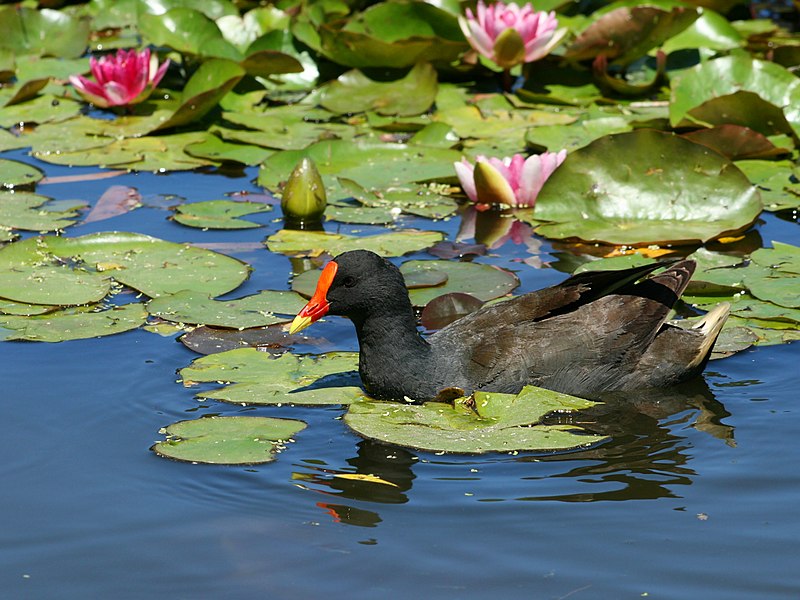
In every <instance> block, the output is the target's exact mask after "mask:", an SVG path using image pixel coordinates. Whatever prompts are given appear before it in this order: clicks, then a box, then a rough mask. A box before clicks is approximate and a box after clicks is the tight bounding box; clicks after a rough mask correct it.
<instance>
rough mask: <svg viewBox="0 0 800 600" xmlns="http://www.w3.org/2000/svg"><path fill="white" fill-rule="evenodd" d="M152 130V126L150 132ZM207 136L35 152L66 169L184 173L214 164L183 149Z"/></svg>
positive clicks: (187, 134)
mask: <svg viewBox="0 0 800 600" xmlns="http://www.w3.org/2000/svg"><path fill="white" fill-rule="evenodd" d="M146 129H149V126H148V128H146ZM207 136H208V134H207V133H206V132H202V131H191V132H185V133H176V134H173V135H162V136H154V135H151V136H145V137H137V138H122V139H118V140H114V141H113V142H111V143H109V144H103V145H98V146H95V147H91V148H86V149H83V150H81V151H79V152H78V151H76V152H52V151H49V150H48V151H41V150H38V149H37V150H36V151H34V152H33V153H32V154H33V156H35V157H36V158H38V159H39V160H42V161H45V162H49V163H53V164H57V165H67V166H94V165H97V166H101V167H125V168H127V169H131V170H135V171H153V172H159V173H163V172H165V171H185V170H189V169H196V168H198V167H204V166H207V165H211V164H214V163H212V162H211V161H209V160H206V159H202V158H196V157H194V156H190V155H189V154H186V152H184V147H185V146H187V145H190V144H194V143H197V142H201V141H203V140H204V139H205V138H206V137H207Z"/></svg>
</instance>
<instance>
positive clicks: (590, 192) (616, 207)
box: [534, 129, 761, 244]
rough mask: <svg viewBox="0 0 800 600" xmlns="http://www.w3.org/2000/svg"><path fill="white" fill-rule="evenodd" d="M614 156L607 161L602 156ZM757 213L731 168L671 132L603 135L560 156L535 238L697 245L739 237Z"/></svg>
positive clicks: (540, 205) (752, 194) (754, 197)
mask: <svg viewBox="0 0 800 600" xmlns="http://www.w3.org/2000/svg"><path fill="white" fill-rule="evenodd" d="M609 156H614V157H615V160H614V161H609V160H608V157H609ZM760 212H761V201H760V199H759V195H758V192H757V190H756V189H755V188H754V187H753V186H752V185H751V184H750V182H749V181H748V180H747V178H746V177H745V176H744V174H743V173H742V172H741V171H739V170H738V169H737V168H736V167H735V166H734V165H733V163H731V162H730V161H728V160H727V159H725V158H723V157H722V156H720V155H719V154H717V153H716V152H714V151H712V150H710V149H708V148H706V147H704V146H701V145H699V144H694V143H692V142H690V141H688V140H685V139H683V138H680V137H678V136H676V135H673V134H666V133H661V132H658V131H653V130H644V129H642V130H636V131H633V132H630V133H621V134H617V135H611V136H606V137H603V138H600V139H599V140H596V141H595V142H592V143H591V144H589V145H588V146H586V147H585V148H581V149H579V150H576V151H575V152H573V153H572V154H570V155H569V156H567V158H566V160H565V161H564V163H563V164H562V165H561V166H560V167H559V168H558V169H557V170H556V172H555V173H553V175H552V176H551V177H550V178H549V179H548V180H547V182H546V183H545V184H544V186H543V188H542V191H541V193H540V194H539V197H538V200H537V203H536V209H535V212H534V216H535V218H536V219H538V220H540V221H552V222H551V223H546V224H544V225H540V226H539V227H538V228H537V229H536V232H537V233H539V234H540V235H544V236H547V237H554V238H580V239H582V240H588V241H603V242H608V243H611V244H644V243H657V242H669V243H674V244H675V243H698V242H701V241H707V240H710V239H714V238H716V237H719V236H722V235H725V234H729V233H732V232H736V231H740V230H743V229H745V228H746V227H748V226H749V225H751V224H752V223H753V222H754V221H755V219H756V217H757V216H758V214H759V213H760Z"/></svg>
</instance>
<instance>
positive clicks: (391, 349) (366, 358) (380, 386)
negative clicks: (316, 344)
mask: <svg viewBox="0 0 800 600" xmlns="http://www.w3.org/2000/svg"><path fill="white" fill-rule="evenodd" d="M353 322H354V324H355V326H356V332H357V334H358V345H359V351H360V353H359V373H360V375H361V379H362V382H363V383H364V386H365V388H366V389H367V392H368V393H369V394H370V395H373V396H375V397H379V398H394V399H396V400H402V393H400V392H399V391H398V390H400V389H408V385H409V382H410V379H411V380H423V379H424V378H425V377H426V373H427V371H428V370H429V369H430V354H431V346H430V344H428V342H427V341H425V339H424V338H423V337H422V336H421V335H420V334H419V331H418V330H417V322H416V317H415V316H414V309H413V308H412V307H411V303H410V302H408V304H407V305H404V306H402V307H399V306H396V307H394V308H393V310H390V311H387V310H382V311H375V312H374V313H372V314H368V315H365V316H364V318H362V319H353ZM398 393H399V394H400V396H399V397H398Z"/></svg>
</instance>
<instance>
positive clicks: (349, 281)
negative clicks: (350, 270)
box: [342, 275, 356, 288]
mask: <svg viewBox="0 0 800 600" xmlns="http://www.w3.org/2000/svg"><path fill="white" fill-rule="evenodd" d="M342 283H343V284H344V287H349V288H351V287H353V286H354V285H355V284H356V278H355V277H353V276H352V275H348V276H347V277H345V278H344V281H342Z"/></svg>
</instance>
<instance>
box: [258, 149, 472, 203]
mask: <svg viewBox="0 0 800 600" xmlns="http://www.w3.org/2000/svg"><path fill="white" fill-rule="evenodd" d="M304 157H307V158H311V159H312V160H313V161H314V162H315V163H316V165H317V168H318V169H319V172H320V174H321V175H322V178H323V180H324V181H325V185H326V188H328V190H329V191H328V197H330V198H336V197H337V194H336V192H337V190H338V189H339V187H338V185H337V184H336V179H335V178H337V177H338V178H344V179H351V180H353V181H355V182H357V183H358V184H359V185H361V186H362V187H363V188H365V189H368V190H371V189H386V188H389V187H392V186H396V185H403V184H408V183H412V182H421V181H432V180H436V179H450V178H452V177H453V163H454V162H457V161H459V160H461V153H460V152H456V151H455V150H450V149H449V148H428V147H424V146H415V145H406V144H381V143H375V142H360V143H354V142H351V141H348V140H324V141H321V142H317V143H316V144H313V145H311V146H309V147H308V148H306V149H304V150H299V151H283V152H276V153H275V154H273V155H272V156H270V157H269V158H267V160H265V161H264V164H263V165H262V166H261V170H260V171H259V174H258V183H259V184H260V185H262V186H264V187H266V188H269V189H273V190H274V189H276V188H277V187H278V185H279V184H280V182H282V181H285V180H286V178H287V177H288V176H289V173H291V172H292V169H294V167H295V165H296V164H297V163H298V162H300V159H302V158H304ZM338 197H341V196H338Z"/></svg>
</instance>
